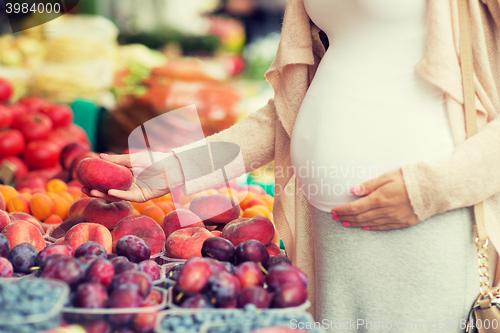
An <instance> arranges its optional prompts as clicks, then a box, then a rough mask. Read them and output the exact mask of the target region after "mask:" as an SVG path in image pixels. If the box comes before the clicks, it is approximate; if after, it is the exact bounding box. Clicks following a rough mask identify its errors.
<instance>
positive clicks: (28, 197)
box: [20, 192, 31, 200]
mask: <svg viewBox="0 0 500 333" xmlns="http://www.w3.org/2000/svg"><path fill="white" fill-rule="evenodd" d="M20 193H21V195H22V196H23V197H25V198H26V199H28V200H31V194H30V193H26V192H24V193H23V192H20Z"/></svg>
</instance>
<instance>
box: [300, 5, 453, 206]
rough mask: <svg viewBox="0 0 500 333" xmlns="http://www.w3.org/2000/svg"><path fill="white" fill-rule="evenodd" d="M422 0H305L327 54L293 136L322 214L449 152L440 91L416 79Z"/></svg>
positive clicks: (307, 187) (305, 186)
mask: <svg viewBox="0 0 500 333" xmlns="http://www.w3.org/2000/svg"><path fill="white" fill-rule="evenodd" d="M425 4H426V1H425V0H404V1H401V0H304V5H305V8H306V10H307V13H308V14H309V16H310V18H311V19H312V20H313V22H314V23H315V24H316V25H317V26H318V27H319V28H320V29H322V30H323V31H324V32H325V33H326V34H327V35H328V38H329V41H330V47H329V49H328V51H327V52H326V54H325V55H324V58H323V59H322V60H321V63H320V65H319V67H318V70H317V73H316V75H315V77H314V79H313V82H312V83H311V86H310V87H309V90H308V91H307V94H306V96H305V98H304V101H303V103H302V106H301V108H300V111H299V114H298V115H297V120H296V123H295V126H294V129H293V135H292V142H291V157H292V163H293V165H294V167H295V174H296V177H297V179H298V182H299V186H300V188H301V189H302V191H303V192H304V194H305V195H306V198H307V199H308V201H309V202H310V203H311V204H312V205H313V206H314V207H316V208H317V209H320V210H322V211H330V210H331V209H332V208H333V207H335V206H337V205H340V204H344V203H347V202H351V201H354V200H355V199H357V198H358V197H356V196H354V195H353V194H352V193H351V191H350V189H351V188H352V187H353V186H354V185H357V184H360V183H362V182H365V181H367V180H369V179H372V178H375V177H377V176H380V175H382V174H383V173H386V172H388V171H393V170H397V169H399V168H400V167H401V166H402V165H403V164H407V163H414V162H418V161H428V162H431V161H434V160H437V159H439V158H440V157H443V156H445V155H448V154H451V153H452V152H453V149H454V143H453V139H452V135H451V131H450V126H449V123H448V118H447V115H446V108H445V104H444V94H443V92H442V90H440V89H439V88H438V87H435V86H434V85H432V84H430V83H428V82H426V81H424V79H422V78H421V77H420V76H418V74H417V73H416V72H415V65H416V64H417V62H418V61H419V60H420V59H421V58H422V57H423V52H424V42H425V35H426V28H425V27H426V24H425V12H426V8H425Z"/></svg>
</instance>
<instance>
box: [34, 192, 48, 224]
mask: <svg viewBox="0 0 500 333" xmlns="http://www.w3.org/2000/svg"><path fill="white" fill-rule="evenodd" d="M30 209H31V214H32V215H33V216H34V217H36V218H37V219H39V220H40V221H44V220H45V219H47V218H48V217H49V216H50V215H52V214H53V213H54V203H53V202H52V199H50V198H49V197H48V196H46V195H45V194H42V193H35V194H33V196H32V198H31V201H30Z"/></svg>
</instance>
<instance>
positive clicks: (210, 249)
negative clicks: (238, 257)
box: [201, 237, 235, 262]
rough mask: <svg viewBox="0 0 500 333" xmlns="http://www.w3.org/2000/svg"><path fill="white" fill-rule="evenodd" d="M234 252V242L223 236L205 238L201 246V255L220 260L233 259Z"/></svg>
mask: <svg viewBox="0 0 500 333" xmlns="http://www.w3.org/2000/svg"><path fill="white" fill-rule="evenodd" d="M234 252H235V248H234V245H233V243H231V242H230V241H228V240H227V239H225V238H221V237H211V238H207V239H205V241H204V242H203V246H202V248H201V255H202V256H203V257H208V258H214V259H217V260H220V261H229V262H230V261H232V260H233V257H234Z"/></svg>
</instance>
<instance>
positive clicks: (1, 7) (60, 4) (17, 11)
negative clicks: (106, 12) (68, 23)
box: [0, 0, 79, 33]
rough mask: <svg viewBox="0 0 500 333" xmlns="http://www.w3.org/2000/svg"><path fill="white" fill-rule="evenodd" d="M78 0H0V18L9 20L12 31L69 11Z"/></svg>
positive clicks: (35, 24)
mask: <svg viewBox="0 0 500 333" xmlns="http://www.w3.org/2000/svg"><path fill="white" fill-rule="evenodd" d="M78 2H79V0H40V1H35V0H0V18H1V17H6V18H7V19H8V20H9V24H10V27H11V28H12V32H13V33H16V32H19V31H22V30H26V29H30V28H33V27H35V26H37V25H40V24H43V23H46V22H48V21H51V20H53V19H55V18H58V17H59V16H61V15H64V14H65V13H67V12H69V11H71V10H72V9H73V8H74V7H75V6H76V5H77V4H78Z"/></svg>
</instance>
